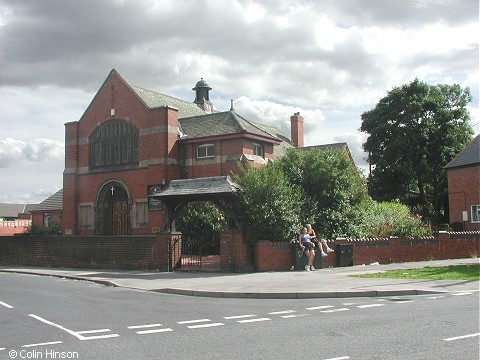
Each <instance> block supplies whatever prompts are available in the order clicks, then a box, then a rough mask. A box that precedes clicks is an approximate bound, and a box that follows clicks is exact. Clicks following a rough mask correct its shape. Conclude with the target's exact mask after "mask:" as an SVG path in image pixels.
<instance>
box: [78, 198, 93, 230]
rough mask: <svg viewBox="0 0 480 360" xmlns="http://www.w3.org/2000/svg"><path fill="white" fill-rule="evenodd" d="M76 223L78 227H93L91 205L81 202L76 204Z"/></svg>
mask: <svg viewBox="0 0 480 360" xmlns="http://www.w3.org/2000/svg"><path fill="white" fill-rule="evenodd" d="M78 225H79V227H80V229H91V228H92V227H93V206H92V205H84V204H81V205H79V206H78Z"/></svg>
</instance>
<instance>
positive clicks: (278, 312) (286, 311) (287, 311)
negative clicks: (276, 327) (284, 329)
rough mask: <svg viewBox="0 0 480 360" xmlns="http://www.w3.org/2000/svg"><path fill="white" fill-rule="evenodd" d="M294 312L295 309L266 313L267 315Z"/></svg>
mask: <svg viewBox="0 0 480 360" xmlns="http://www.w3.org/2000/svg"><path fill="white" fill-rule="evenodd" d="M294 312H296V311H295V310H284V311H274V312H270V313H268V315H281V314H291V313H294Z"/></svg>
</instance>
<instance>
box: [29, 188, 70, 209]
mask: <svg viewBox="0 0 480 360" xmlns="http://www.w3.org/2000/svg"><path fill="white" fill-rule="evenodd" d="M61 209H63V189H60V190H58V191H57V192H56V193H55V194H53V195H52V196H50V197H48V198H47V199H45V200H43V201H42V202H41V203H40V204H38V205H36V206H34V207H33V208H32V209H31V210H30V211H44V210H61Z"/></svg>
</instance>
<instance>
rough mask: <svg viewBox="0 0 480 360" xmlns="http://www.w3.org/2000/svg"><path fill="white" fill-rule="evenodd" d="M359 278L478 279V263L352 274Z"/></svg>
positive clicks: (479, 275) (479, 277) (479, 268)
mask: <svg viewBox="0 0 480 360" xmlns="http://www.w3.org/2000/svg"><path fill="white" fill-rule="evenodd" d="M353 276H354V277H360V278H388V279H426V280H480V264H473V265H452V266H442V267H425V268H419V269H405V270H390V271H385V272H381V273H374V274H363V275H353Z"/></svg>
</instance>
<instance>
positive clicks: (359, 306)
mask: <svg viewBox="0 0 480 360" xmlns="http://www.w3.org/2000/svg"><path fill="white" fill-rule="evenodd" d="M377 306H385V304H367V305H357V308H359V309H365V308H371V307H377Z"/></svg>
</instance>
